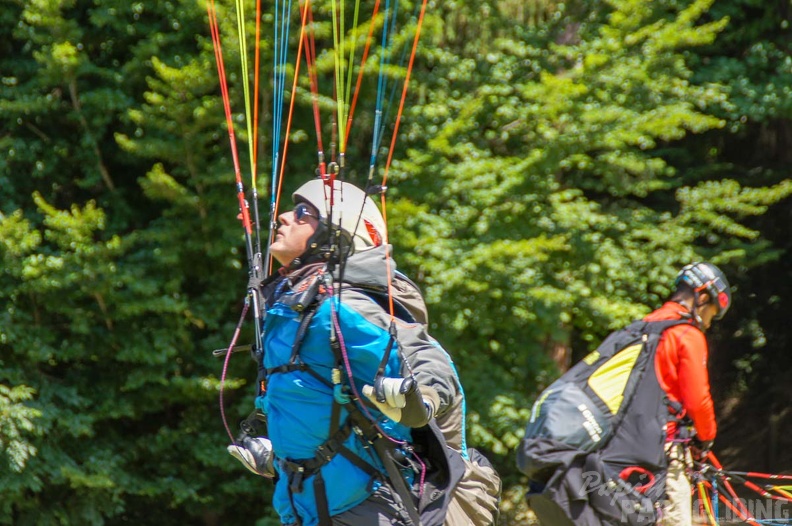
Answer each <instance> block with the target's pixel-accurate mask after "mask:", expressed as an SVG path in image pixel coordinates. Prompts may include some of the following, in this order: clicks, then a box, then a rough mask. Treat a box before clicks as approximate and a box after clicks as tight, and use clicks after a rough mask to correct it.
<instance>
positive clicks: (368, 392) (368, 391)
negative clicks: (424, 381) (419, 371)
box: [363, 378, 415, 422]
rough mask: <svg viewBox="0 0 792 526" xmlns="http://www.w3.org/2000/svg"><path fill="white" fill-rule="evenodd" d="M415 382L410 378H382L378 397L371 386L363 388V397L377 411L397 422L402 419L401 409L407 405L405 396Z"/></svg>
mask: <svg viewBox="0 0 792 526" xmlns="http://www.w3.org/2000/svg"><path fill="white" fill-rule="evenodd" d="M414 384H415V381H414V380H413V379H412V378H383V379H382V380H381V381H380V384H379V385H380V393H379V394H380V397H379V400H377V392H376V390H375V389H374V386H372V385H364V386H363V396H365V397H366V398H368V399H369V400H371V403H372V404H374V405H375V406H376V407H377V409H379V410H380V411H382V413H383V414H384V415H385V416H387V417H388V418H390V419H391V420H393V421H394V422H398V421H400V420H401V417H402V408H404V406H406V405H407V396H406V395H407V394H408V393H409V392H410V389H411V388H413V385H414Z"/></svg>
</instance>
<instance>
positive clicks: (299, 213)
mask: <svg viewBox="0 0 792 526" xmlns="http://www.w3.org/2000/svg"><path fill="white" fill-rule="evenodd" d="M306 217H313V218H314V219H316V220H317V221H318V220H319V217H318V216H317V215H316V214H315V213H314V211H313V207H311V205H309V204H307V203H297V206H295V207H294V219H296V220H297V221H303V220H304V219H305V218H306Z"/></svg>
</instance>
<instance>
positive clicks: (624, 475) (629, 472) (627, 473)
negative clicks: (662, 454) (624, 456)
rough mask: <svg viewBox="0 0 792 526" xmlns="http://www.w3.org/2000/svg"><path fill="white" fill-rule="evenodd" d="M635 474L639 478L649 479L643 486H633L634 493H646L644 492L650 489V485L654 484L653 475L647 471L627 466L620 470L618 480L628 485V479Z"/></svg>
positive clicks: (638, 467) (639, 467)
mask: <svg viewBox="0 0 792 526" xmlns="http://www.w3.org/2000/svg"><path fill="white" fill-rule="evenodd" d="M636 473H637V474H638V477H639V478H642V477H649V482H646V483H645V484H640V485H638V486H633V489H635V491H637V492H638V493H646V490H648V489H649V488H650V487H652V484H654V481H655V476H654V473H652V472H651V471H649V470H648V469H646V468H642V467H641V466H629V467H626V468H624V469H623V470H621V473H619V478H620V479H622V480H623V481H625V482H627V483H629V478H630V477H631V476H633V475H635V474H636Z"/></svg>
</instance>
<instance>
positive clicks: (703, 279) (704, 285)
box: [674, 262, 732, 320]
mask: <svg viewBox="0 0 792 526" xmlns="http://www.w3.org/2000/svg"><path fill="white" fill-rule="evenodd" d="M680 283H686V284H688V285H690V286H691V287H692V288H693V290H694V291H695V292H696V294H699V293H701V292H706V293H707V294H708V295H709V297H710V298H711V300H710V301H711V302H712V303H713V305H715V306H716V307H718V313H717V314H716V315H715V319H716V320H719V319H721V318H723V316H724V314H726V311H727V310H729V307H731V302H732V297H731V287H730V286H729V281H728V280H727V279H726V275H725V274H724V273H723V272H722V271H721V269H719V268H718V267H716V266H715V265H713V264H712V263H705V262H696V263H691V264H690V265H685V267H684V268H682V270H680V271H679V274H678V275H677V278H676V281H675V282H674V284H675V285H679V284H680Z"/></svg>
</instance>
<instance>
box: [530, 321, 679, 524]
mask: <svg viewBox="0 0 792 526" xmlns="http://www.w3.org/2000/svg"><path fill="white" fill-rule="evenodd" d="M682 323H690V320H686V319H682V320H669V321H656V322H644V321H636V322H633V323H632V324H630V325H629V326H628V327H626V328H624V329H622V330H619V331H616V332H614V333H611V334H610V335H609V336H608V337H607V338H606V339H605V340H604V341H603V342H602V344H601V345H600V346H599V347H598V348H597V350H595V351H593V352H592V353H590V354H589V355H588V356H586V357H585V358H584V359H583V360H581V361H580V362H578V363H577V364H575V365H574V366H573V367H572V368H571V369H569V371H567V372H566V373H564V374H563V375H562V376H561V377H560V378H559V379H558V380H556V381H555V382H554V383H553V384H552V385H550V386H549V387H548V388H547V389H545V390H544V391H543V392H542V393H541V395H540V396H539V398H538V399H537V400H536V402H535V403H534V406H533V409H532V411H531V417H530V420H529V421H528V424H527V426H526V429H525V435H524V438H523V439H522V441H521V443H520V446H519V449H518V452H517V465H518V467H519V468H520V470H521V471H522V472H523V473H525V474H526V475H528V478H529V482H530V490H529V492H528V494H527V499H528V503H529V505H530V506H531V508H532V509H533V510H534V512H535V513H536V515H537V517H538V518H539V520H540V521H541V523H542V524H546V525H553V526H556V525H572V524H575V525H577V526H580V525H587V524H590V525H594V524H597V525H600V524H614V525H615V524H630V525H636V526H637V525H647V524H654V523H655V522H656V521H657V520H658V518H659V511H658V510H659V508H660V504H661V501H662V499H663V497H664V494H665V476H666V472H667V462H666V457H665V452H664V445H665V440H666V433H665V428H666V424H667V422H668V420H669V409H668V403H667V399H666V397H665V393H664V392H663V390H662V388H661V387H660V384H659V382H658V380H657V375H656V373H655V365H654V357H655V352H656V350H657V344H658V342H659V341H660V338H661V335H662V333H663V331H665V330H666V329H668V328H669V327H672V326H674V325H679V324H682Z"/></svg>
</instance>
